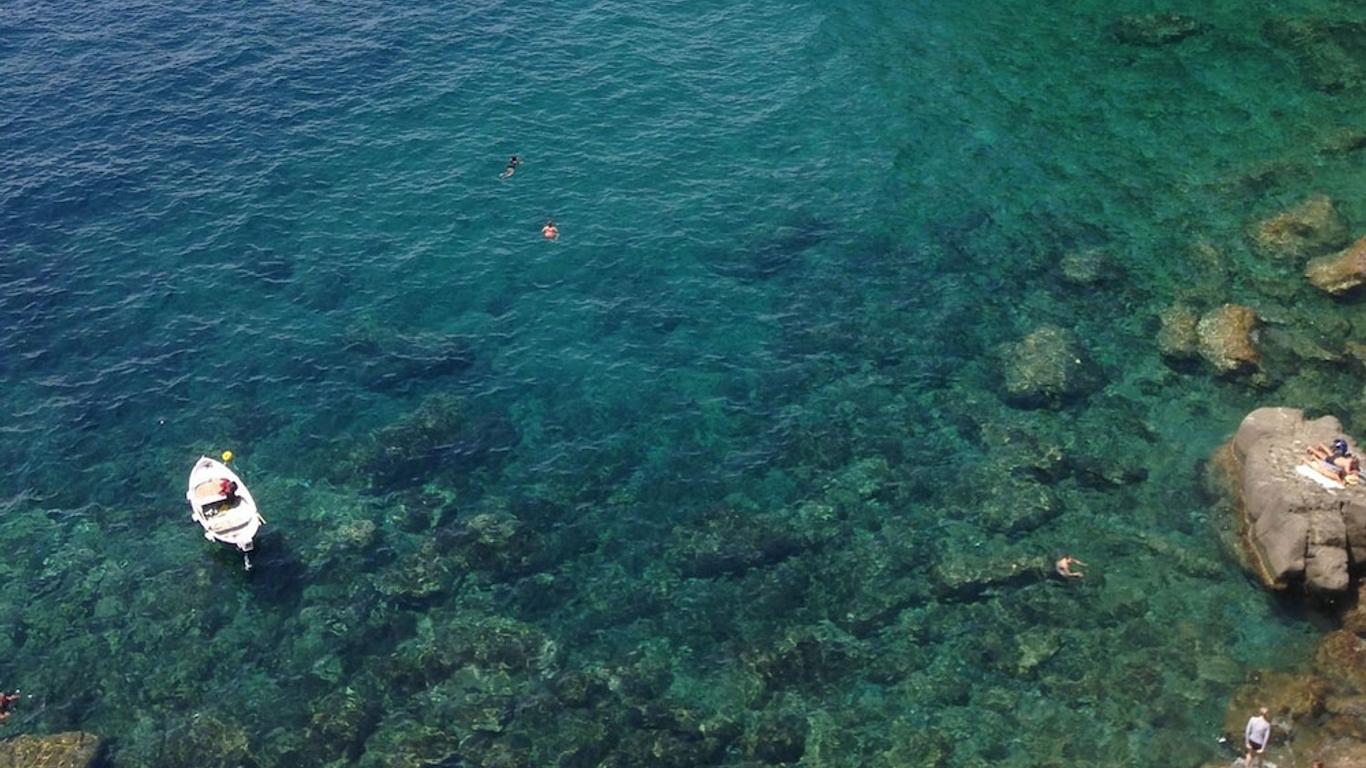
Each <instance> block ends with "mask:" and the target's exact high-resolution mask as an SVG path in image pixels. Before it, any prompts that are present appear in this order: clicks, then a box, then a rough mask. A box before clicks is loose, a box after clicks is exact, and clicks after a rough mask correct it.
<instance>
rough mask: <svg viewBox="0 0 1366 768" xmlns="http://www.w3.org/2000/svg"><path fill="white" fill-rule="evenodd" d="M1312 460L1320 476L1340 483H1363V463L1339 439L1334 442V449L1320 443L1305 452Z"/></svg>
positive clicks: (1344, 441) (1311, 464)
mask: <svg viewBox="0 0 1366 768" xmlns="http://www.w3.org/2000/svg"><path fill="white" fill-rule="evenodd" d="M1305 453H1308V454H1309V456H1310V458H1312V459H1314V460H1313V461H1311V462H1309V466H1311V467H1313V468H1314V469H1315V470H1316V471H1317V472H1318V473H1319V474H1321V475H1324V476H1326V477H1330V478H1332V479H1334V480H1336V481H1338V482H1339V483H1344V484H1347V485H1356V484H1357V483H1360V482H1361V475H1360V472H1361V462H1360V461H1358V460H1357V457H1355V456H1353V455H1352V451H1351V450H1350V449H1348V447H1347V441H1346V440H1343V439H1342V438H1340V437H1339V438H1338V439H1336V440H1334V441H1333V444H1332V447H1331V448H1330V447H1329V446H1326V445H1324V444H1323V443H1319V444H1318V445H1315V446H1313V447H1310V448H1308V449H1306V450H1305Z"/></svg>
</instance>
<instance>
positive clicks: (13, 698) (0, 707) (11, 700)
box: [0, 691, 19, 722]
mask: <svg viewBox="0 0 1366 768" xmlns="http://www.w3.org/2000/svg"><path fill="white" fill-rule="evenodd" d="M18 702H19V691H15V692H14V693H0V722H4V721H5V720H8V719H9V716H10V715H12V714H14V705H15V704H17V703H18Z"/></svg>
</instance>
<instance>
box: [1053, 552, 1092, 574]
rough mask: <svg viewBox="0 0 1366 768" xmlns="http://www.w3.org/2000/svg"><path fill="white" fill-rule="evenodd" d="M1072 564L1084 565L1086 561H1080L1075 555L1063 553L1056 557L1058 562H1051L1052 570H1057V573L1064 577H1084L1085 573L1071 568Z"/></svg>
mask: <svg viewBox="0 0 1366 768" xmlns="http://www.w3.org/2000/svg"><path fill="white" fill-rule="evenodd" d="M1074 565H1080V566H1083V567H1084V566H1085V565H1086V563H1083V562H1082V561H1080V560H1078V559H1077V558H1075V557H1072V556H1071V555H1063V556H1062V557H1060V558H1058V562H1056V563H1054V564H1053V570H1055V571H1057V572H1058V575H1059V576H1061V577H1063V578H1064V579H1080V578H1082V577H1084V576H1085V575H1086V574H1084V573H1082V572H1081V571H1074V570H1072V566H1074Z"/></svg>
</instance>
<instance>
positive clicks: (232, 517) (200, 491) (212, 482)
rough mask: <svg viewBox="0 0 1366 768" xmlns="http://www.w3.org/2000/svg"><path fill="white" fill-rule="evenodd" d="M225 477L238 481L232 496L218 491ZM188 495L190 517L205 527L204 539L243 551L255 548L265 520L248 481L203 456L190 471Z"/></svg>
mask: <svg viewBox="0 0 1366 768" xmlns="http://www.w3.org/2000/svg"><path fill="white" fill-rule="evenodd" d="M224 479H226V480H230V481H231V482H234V483H237V493H236V495H235V497H234V498H232V499H228V498H225V497H224V496H223V495H222V493H221V492H219V491H218V487H219V485H220V481H222V480H224ZM185 498H186V500H188V501H189V502H190V519H191V520H194V521H195V522H196V523H199V525H200V527H201V528H203V529H204V538H206V539H208V540H210V541H217V542H221V543H223V544H227V545H229V546H232V547H235V548H236V549H237V550H238V551H239V552H243V553H245V552H250V551H251V550H252V549H253V548H254V547H255V539H256V533H257V532H258V531H259V530H260V529H261V526H262V525H263V524H264V523H265V520H263V519H262V518H261V515H260V513H259V512H257V509H256V499H255V498H254V497H253V496H252V495H251V491H250V490H248V489H247V484H246V483H244V482H242V478H240V477H238V476H237V473H236V472H233V471H232V470H231V469H228V467H227V465H226V464H224V463H223V462H221V461H218V460H216V459H211V458H209V457H208V456H200V457H199V460H198V461H196V462H195V464H194V468H193V469H191V470H190V483H189V488H188V489H187V490H186V491H185Z"/></svg>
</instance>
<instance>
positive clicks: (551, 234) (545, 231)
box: [541, 219, 560, 240]
mask: <svg viewBox="0 0 1366 768" xmlns="http://www.w3.org/2000/svg"><path fill="white" fill-rule="evenodd" d="M541 237H544V238H545V239H547V240H559V239H560V229H559V227H556V226H555V220H554V219H546V222H545V226H544V227H541Z"/></svg>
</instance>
